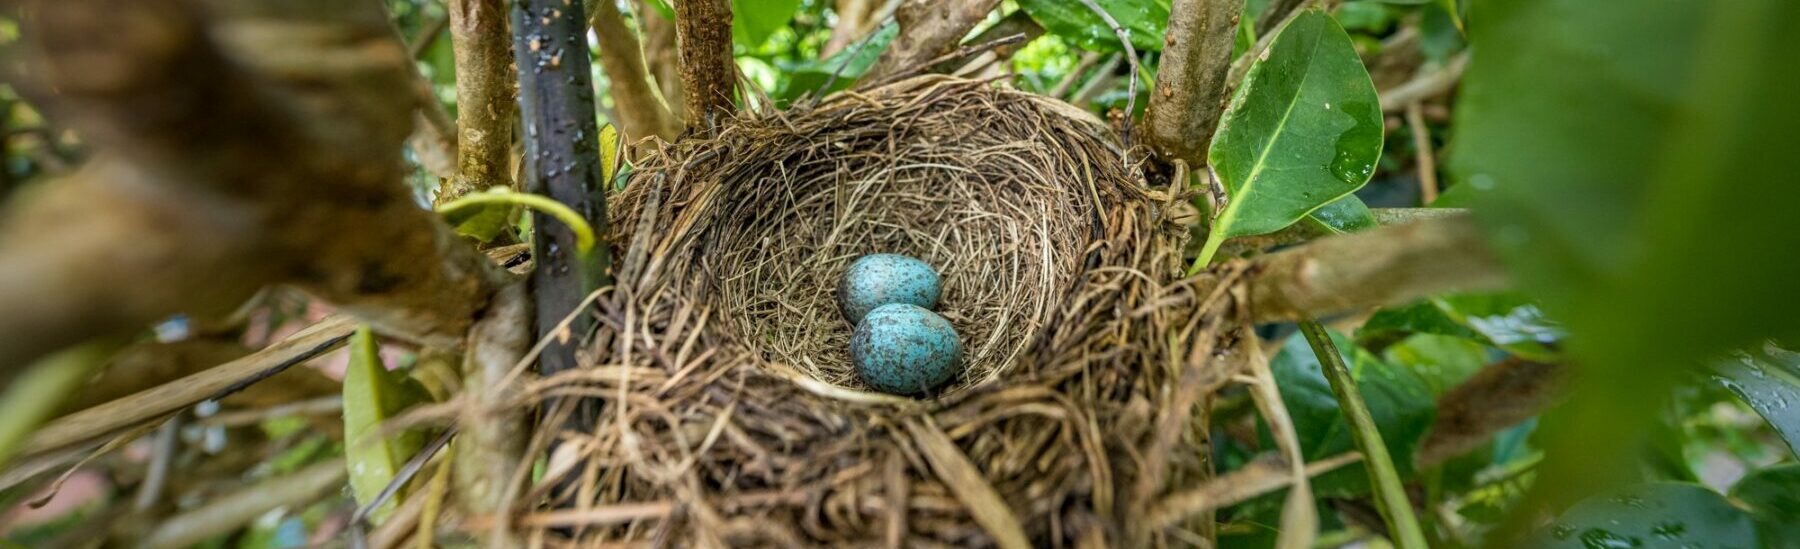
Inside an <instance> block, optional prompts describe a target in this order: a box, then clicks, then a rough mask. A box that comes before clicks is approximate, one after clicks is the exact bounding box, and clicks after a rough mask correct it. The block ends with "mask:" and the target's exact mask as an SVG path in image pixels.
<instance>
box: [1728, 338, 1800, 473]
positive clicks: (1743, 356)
mask: <svg viewBox="0 0 1800 549" xmlns="http://www.w3.org/2000/svg"><path fill="white" fill-rule="evenodd" d="M1712 371H1713V374H1712V376H1713V379H1714V380H1715V381H1718V382H1719V384H1721V385H1724V386H1725V388H1726V389H1730V390H1731V392H1732V393H1735V394H1737V396H1738V398H1741V399H1743V400H1744V403H1745V404H1749V405H1750V408H1752V409H1754V410H1756V413H1757V414H1760V415H1762V417H1763V419H1764V420H1767V421H1768V422H1769V426H1770V427H1773V428H1775V432H1776V433H1777V434H1780V435H1781V438H1782V440H1784V441H1786V442H1787V445H1788V449H1789V450H1791V451H1793V452H1794V455H1795V456H1796V457H1800V354H1796V353H1794V352H1792V351H1788V350H1786V349H1782V348H1780V347H1776V346H1775V344H1773V343H1770V344H1767V345H1764V346H1763V347H1762V348H1761V349H1757V350H1754V351H1737V352H1734V353H1731V356H1729V357H1727V358H1725V359H1721V360H1716V361H1713V363H1712Z"/></svg>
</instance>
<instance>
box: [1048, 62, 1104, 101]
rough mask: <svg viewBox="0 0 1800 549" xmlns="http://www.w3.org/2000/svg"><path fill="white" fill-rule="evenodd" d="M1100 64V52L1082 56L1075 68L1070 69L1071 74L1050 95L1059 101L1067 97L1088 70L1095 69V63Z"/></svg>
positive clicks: (1052, 89)
mask: <svg viewBox="0 0 1800 549" xmlns="http://www.w3.org/2000/svg"><path fill="white" fill-rule="evenodd" d="M1099 62H1100V52H1093V51H1090V52H1086V53H1083V54H1081V60H1080V61H1077V62H1076V63H1075V68H1073V69H1069V74H1065V75H1063V78H1062V80H1061V81H1059V82H1057V83H1056V87H1055V88H1051V89H1050V93H1049V94H1048V95H1049V96H1050V97H1054V98H1057V99H1062V98H1064V97H1067V96H1068V95H1069V89H1071V88H1074V87H1075V83H1076V82H1080V81H1081V75H1082V74H1083V73H1086V72H1087V70H1088V69H1091V68H1093V67H1094V64H1095V63H1099Z"/></svg>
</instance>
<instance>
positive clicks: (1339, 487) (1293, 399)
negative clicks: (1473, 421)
mask: <svg viewBox="0 0 1800 549" xmlns="http://www.w3.org/2000/svg"><path fill="white" fill-rule="evenodd" d="M1331 338H1332V341H1333V343H1335V344H1336V345H1337V347H1338V350H1339V351H1340V352H1342V353H1343V354H1344V358H1345V363H1346V364H1348V365H1349V366H1350V369H1351V372H1350V374H1351V377H1353V378H1355V380H1356V384H1357V387H1358V388H1360V389H1361V390H1362V396H1363V402H1364V403H1366V404H1367V405H1368V407H1369V415H1370V416H1371V417H1372V418H1373V419H1374V420H1375V426H1376V428H1377V430H1378V431H1380V432H1381V437H1382V440H1383V442H1384V443H1385V444H1386V446H1387V448H1388V453H1389V454H1391V455H1392V456H1393V459H1394V465H1395V468H1396V469H1397V470H1398V471H1399V472H1400V474H1401V475H1402V476H1403V477H1404V476H1405V475H1409V474H1411V471H1412V460H1413V458H1412V456H1413V450H1414V449H1416V448H1417V447H1418V443H1419V440H1420V439H1421V438H1422V437H1423V436H1424V434H1425V430H1426V429H1427V428H1429V427H1430V426H1431V422H1432V420H1433V419H1434V418H1435V417H1436V413H1437V407H1436V403H1435V402H1434V401H1433V398H1432V394H1431V390H1430V387H1429V386H1428V385H1427V384H1426V383H1425V381H1424V380H1423V379H1421V378H1420V377H1419V375H1418V374H1417V373H1416V372H1414V371H1412V370H1411V369H1409V368H1405V367H1401V366H1396V365H1394V364H1390V363H1387V362H1385V361H1383V360H1381V359H1379V358H1376V357H1375V356H1374V355H1371V354H1369V353H1368V351H1364V350H1362V349H1360V348H1357V347H1356V346H1355V344H1354V343H1352V342H1351V341H1350V340H1349V338H1347V337H1343V335H1342V334H1337V333H1332V334H1331ZM1269 368H1270V370H1271V371H1272V372H1273V373H1274V375H1275V383H1276V385H1277V386H1278V387H1279V388H1280V391H1281V400H1282V402H1283V403H1285V404H1286V405H1287V408H1288V413H1289V414H1290V415H1291V416H1292V417H1293V420H1294V430H1295V432H1296V434H1297V435H1298V436H1299V438H1300V448H1301V449H1302V451H1303V453H1304V454H1305V456H1306V459H1307V460H1309V461H1310V460H1314V459H1320V458H1326V457H1330V456H1334V455H1337V454H1341V453H1344V452H1348V451H1352V450H1355V449H1356V444H1355V441H1354V440H1352V438H1351V434H1350V428H1349V425H1348V424H1347V423H1346V422H1345V420H1344V415H1343V413H1342V412H1341V411H1339V409H1338V402H1337V396H1336V395H1335V394H1334V393H1332V391H1331V384H1330V382H1328V381H1327V380H1326V379H1325V374H1324V371H1323V370H1322V368H1321V367H1320V364H1319V359H1318V356H1316V355H1314V354H1313V351H1312V347H1310V346H1308V345H1307V343H1306V339H1305V338H1303V337H1300V336H1298V335H1295V336H1293V337H1290V338H1288V341H1287V343H1285V344H1284V345H1282V348H1281V352H1280V353H1278V354H1276V355H1275V358H1273V359H1271V361H1270V362H1269ZM1313 488H1314V490H1315V491H1316V492H1317V493H1318V494H1320V495H1323V496H1349V495H1358V494H1363V493H1367V492H1368V488H1369V485H1368V475H1367V474H1366V473H1365V472H1363V471H1362V470H1361V468H1358V467H1347V468H1344V469H1340V470H1338V471H1333V472H1331V473H1327V474H1325V475H1323V476H1321V477H1319V478H1318V479H1316V480H1315V481H1314V483H1313Z"/></svg>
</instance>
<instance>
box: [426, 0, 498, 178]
mask: <svg viewBox="0 0 1800 549" xmlns="http://www.w3.org/2000/svg"><path fill="white" fill-rule="evenodd" d="M448 8H449V11H450V47H451V50H452V52H453V53H454V54H455V56H456V104H457V106H458V111H459V114H458V116H457V120H456V125H457V129H456V174H455V176H453V177H452V178H451V179H450V180H449V181H447V182H445V184H444V188H443V190H442V191H440V192H439V193H438V196H437V200H436V203H437V204H439V205H442V204H444V203H446V202H450V201H452V200H456V199H458V198H461V197H462V196H463V195H466V194H469V193H471V192H476V191H481V190H485V189H487V188H489V187H512V186H513V185H512V174H511V173H510V172H511V170H510V169H509V168H510V166H511V163H512V162H511V161H512V127H513V116H514V114H515V113H517V112H518V111H517V109H518V103H516V102H515V101H514V98H513V86H514V85H515V84H516V83H517V80H516V79H515V78H516V77H515V75H514V74H513V70H512V47H511V45H512V40H511V35H510V34H508V33H507V27H506V2H505V1H504V0H450V4H449V6H448Z"/></svg>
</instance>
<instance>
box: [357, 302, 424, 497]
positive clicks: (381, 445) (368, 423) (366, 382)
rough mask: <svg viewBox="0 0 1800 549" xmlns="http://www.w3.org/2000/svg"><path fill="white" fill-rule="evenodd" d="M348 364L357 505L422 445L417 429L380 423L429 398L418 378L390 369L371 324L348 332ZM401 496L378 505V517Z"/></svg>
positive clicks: (422, 439) (382, 483) (379, 487)
mask: <svg viewBox="0 0 1800 549" xmlns="http://www.w3.org/2000/svg"><path fill="white" fill-rule="evenodd" d="M349 347H350V363H349V365H348V366H347V367H346V368H345V370H344V457H345V462H344V463H345V466H346V467H349V469H350V488H351V491H352V492H353V493H354V494H355V496H356V501H357V503H358V504H359V505H366V504H367V503H368V502H370V501H373V500H374V498H375V496H376V494H379V493H381V490H382V489H384V488H386V487H387V485H388V483H389V482H391V481H393V480H394V476H395V475H396V474H397V473H398V472H399V471H400V467H401V466H403V465H405V463H406V461H407V460H409V459H412V456H413V454H415V453H417V452H418V451H419V448H421V447H423V446H424V442H425V441H424V435H423V434H422V433H420V432H418V431H416V430H405V431H400V432H398V433H383V432H382V430H381V424H382V422H384V421H387V420H388V419H390V418H393V417H394V416H396V415H399V414H400V412H401V411H402V410H405V409H406V408H407V407H410V406H412V405H414V404H418V403H421V402H425V401H428V400H430V397H429V396H427V395H426V394H425V389H424V388H423V387H421V386H420V385H419V384H418V382H416V381H413V380H412V379H411V378H408V377H406V376H405V375H402V374H400V373H398V372H391V371H388V369H387V366H385V365H383V364H382V362H381V354H380V348H379V347H377V346H376V344H375V336H374V334H372V333H371V332H370V331H369V327H368V326H363V327H361V328H358V329H357V330H356V334H355V335H352V336H350V344H349ZM397 502H398V498H393V499H389V500H388V501H387V503H385V504H383V505H382V506H380V507H378V508H376V511H375V514H374V517H375V520H376V521H378V522H379V521H380V520H383V519H385V518H386V517H387V515H388V514H389V513H392V512H393V510H394V507H395V506H396V504H397Z"/></svg>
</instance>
